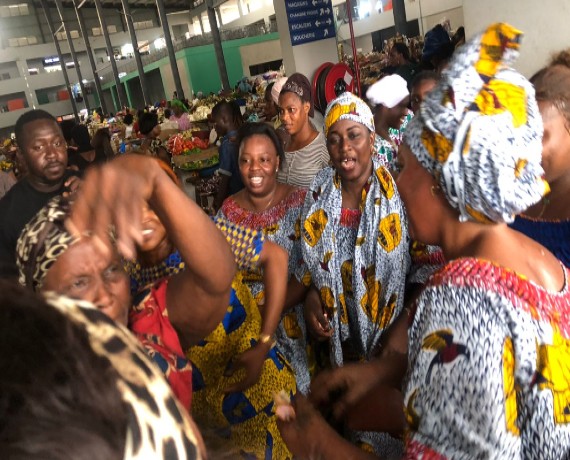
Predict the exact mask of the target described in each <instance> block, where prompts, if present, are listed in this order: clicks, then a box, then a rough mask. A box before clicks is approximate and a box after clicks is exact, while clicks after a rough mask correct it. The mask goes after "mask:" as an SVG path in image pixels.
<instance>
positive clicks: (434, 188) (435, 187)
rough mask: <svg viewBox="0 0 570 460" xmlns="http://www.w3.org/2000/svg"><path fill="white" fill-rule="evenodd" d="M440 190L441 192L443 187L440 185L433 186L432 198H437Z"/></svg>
mask: <svg viewBox="0 0 570 460" xmlns="http://www.w3.org/2000/svg"><path fill="white" fill-rule="evenodd" d="M440 190H441V187H440V186H439V185H432V186H431V196H436V195H437V194H438V192H439V191H440Z"/></svg>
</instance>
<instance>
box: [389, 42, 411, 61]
mask: <svg viewBox="0 0 570 460" xmlns="http://www.w3.org/2000/svg"><path fill="white" fill-rule="evenodd" d="M392 49H393V50H395V51H396V52H397V53H398V54H401V55H402V56H403V57H404V59H405V60H406V61H409V60H410V50H409V49H408V47H407V46H406V44H405V43H401V42H397V43H394V46H392Z"/></svg>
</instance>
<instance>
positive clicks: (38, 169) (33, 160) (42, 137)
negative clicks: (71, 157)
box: [17, 119, 79, 193]
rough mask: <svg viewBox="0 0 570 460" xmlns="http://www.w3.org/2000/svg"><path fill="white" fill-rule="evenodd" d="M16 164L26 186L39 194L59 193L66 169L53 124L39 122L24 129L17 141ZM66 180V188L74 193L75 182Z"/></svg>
mask: <svg viewBox="0 0 570 460" xmlns="http://www.w3.org/2000/svg"><path fill="white" fill-rule="evenodd" d="M17 157H18V161H20V162H21V163H23V164H24V165H25V168H26V170H27V176H26V177H27V180H28V181H29V183H30V185H31V186H32V187H33V188H35V189H36V190H38V191H39V192H43V193H50V192H54V191H56V190H59V189H60V188H61V186H62V184H63V175H64V173H65V168H66V167H67V144H66V142H65V139H64V137H63V133H62V132H61V128H60V127H59V125H58V123H57V122H56V121H55V120H51V119H39V120H34V121H31V122H29V123H27V124H26V125H25V130H24V136H22V138H20V139H19V148H18V151H17ZM76 180H77V179H76V178H73V179H68V181H67V183H66V184H65V185H66V186H68V187H70V188H72V189H73V190H75V189H76V188H77V186H78V185H79V182H75V181H76Z"/></svg>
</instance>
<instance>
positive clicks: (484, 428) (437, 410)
mask: <svg viewBox="0 0 570 460" xmlns="http://www.w3.org/2000/svg"><path fill="white" fill-rule="evenodd" d="M561 267H562V265H561ZM564 271H565V281H566V282H565V286H564V288H563V290H562V291H561V292H559V293H552V292H548V291H546V290H545V289H543V288H542V287H540V286H538V285H537V284H535V283H533V282H532V281H529V280H528V279H526V278H524V277H523V276H521V275H519V274H517V273H515V272H513V271H511V270H509V269H506V268H504V267H500V266H498V265H495V264H493V263H491V262H488V261H484V260H480V259H473V258H465V259H458V260H455V261H453V262H450V263H449V264H447V265H446V266H445V267H444V269H442V270H441V271H440V272H439V273H437V274H436V275H435V276H433V277H432V278H431V279H430V281H429V283H428V285H427V286H426V288H425V289H424V291H423V292H422V294H421V295H420V296H419V298H418V300H417V302H416V305H415V313H414V316H413V318H412V320H411V325H410V328H409V359H408V366H409V367H408V375H407V382H406V385H405V398H404V401H405V412H406V419H407V422H408V427H409V432H408V433H407V441H406V451H407V454H406V458H449V459H473V458H501V459H502V458H504V459H507V458H508V459H515V458H520V459H540V460H549V459H562V458H569V457H570V386H569V382H570V289H569V286H568V276H569V275H570V273H569V272H568V269H564Z"/></svg>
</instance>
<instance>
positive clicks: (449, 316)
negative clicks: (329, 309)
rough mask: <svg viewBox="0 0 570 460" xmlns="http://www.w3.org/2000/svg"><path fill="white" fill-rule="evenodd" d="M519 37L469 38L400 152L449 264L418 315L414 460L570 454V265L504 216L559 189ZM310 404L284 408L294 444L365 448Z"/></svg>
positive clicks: (334, 451)
mask: <svg viewBox="0 0 570 460" xmlns="http://www.w3.org/2000/svg"><path fill="white" fill-rule="evenodd" d="M520 39H521V33H520V32H519V31H518V30H516V29H514V28H512V27H511V26H509V25H507V24H495V25H492V26H490V27H489V28H488V29H487V30H486V31H485V32H484V33H483V34H479V35H477V36H476V37H474V38H473V39H472V40H471V41H470V42H468V43H467V44H466V45H464V46H463V47H461V48H460V49H459V50H458V51H457V55H456V56H455V57H454V58H453V59H452V61H451V63H450V65H449V67H448V68H447V69H446V70H445V71H444V73H443V77H442V80H441V81H440V83H438V85H437V87H436V88H435V89H434V90H433V91H432V92H431V93H430V94H429V95H428V96H427V97H426V99H425V100H424V105H423V106H422V109H421V110H420V112H419V115H418V116H417V117H415V118H414V120H413V121H412V122H411V123H410V125H409V127H408V130H407V132H406V136H405V138H404V144H403V145H402V148H401V149H400V156H399V158H400V162H401V168H402V169H401V173H400V175H399V177H398V186H399V187H400V189H401V191H402V198H403V200H404V202H405V204H406V209H407V211H408V215H409V219H410V234H411V235H412V236H413V237H415V238H417V239H419V240H421V241H425V242H426V243H429V244H437V245H439V246H441V247H442V249H443V252H444V254H445V257H446V259H447V260H448V263H447V264H446V266H445V267H444V268H443V269H442V270H441V271H440V272H439V273H437V274H436V275H435V276H433V277H432V278H431V279H430V281H429V282H428V284H427V285H426V287H425V289H424V290H423V291H422V293H421V294H420V296H419V298H418V299H417V301H416V303H415V304H414V307H413V308H412V309H411V310H410V312H409V316H410V317H409V325H410V327H409V351H408V372H407V377H406V383H405V386H404V394H405V396H404V407H405V411H404V413H405V419H406V425H407V426H406V428H407V430H406V433H407V434H406V453H405V458H428V457H429V458H540V459H559V458H568V456H569V455H570V423H569V422H570V418H569V415H568V412H569V411H568V407H569V404H570V398H569V396H568V381H569V379H568V375H570V370H569V365H568V363H569V362H570V359H569V357H568V350H569V346H570V332H569V331H570V328H569V324H568V321H569V318H570V316H569V313H570V311H569V308H570V307H569V306H570V288H569V286H568V276H569V275H570V273H569V271H568V269H566V268H565V267H564V266H563V265H562V263H561V262H560V261H559V260H558V259H556V258H555V257H554V256H553V255H552V254H551V253H550V252H548V250H547V249H545V248H544V247H543V246H540V245H539V244H538V243H536V242H535V241H533V240H531V239H529V238H527V237H526V236H524V235H523V234H521V233H519V232H516V231H514V230H512V229H510V228H509V227H508V226H507V225H506V223H508V222H511V221H512V220H513V218H514V216H515V215H516V214H518V213H519V212H521V211H523V210H524V209H527V208H528V207H529V206H531V205H533V204H535V203H537V202H538V201H540V199H541V197H542V196H543V195H544V193H545V192H546V191H547V190H548V185H547V184H546V182H545V181H544V180H543V179H542V176H543V173H544V172H543V169H542V167H541V165H540V162H541V155H540V152H541V135H542V125H541V119H540V112H539V109H538V106H537V104H536V101H535V98H534V90H533V88H532V86H531V85H530V84H529V82H528V81H527V80H525V79H524V77H522V76H521V75H520V74H518V73H517V72H516V71H514V70H513V69H512V68H511V67H510V66H511V65H512V63H513V61H514V60H515V58H516V57H517V55H518V49H519V43H520ZM499 89H500V91H499ZM491 96H492V97H491ZM432 191H433V193H432ZM351 371H352V374H353V381H355V382H361V383H363V384H364V379H363V378H362V377H363V376H362V375H361V378H360V379H358V376H357V374H358V372H359V367H358V366H353V368H352V369H351ZM366 375H367V376H368V377H369V378H370V377H371V376H373V374H371V373H368V374H366ZM357 384H358V383H357ZM328 390H329V391H333V392H334V394H335V395H336V396H337V397H338V390H339V387H338V386H337V387H329V388H328ZM305 403H306V402H305V401H303V402H300V404H299V405H298V408H299V413H298V414H296V415H295V414H293V413H292V412H291V409H292V408H291V407H290V406H288V405H284V406H283V409H280V412H286V414H284V415H287V414H288V415H289V417H290V419H289V421H288V422H287V421H286V422H284V423H283V424H282V434H283V436H284V438H285V439H286V441H287V442H288V445H289V447H291V450H292V451H293V452H294V453H295V454H297V455H298V456H299V457H300V458H308V457H309V455H308V454H309V453H310V455H311V456H313V455H321V456H323V457H324V458H332V457H335V456H336V458H341V457H342V458H349V457H350V458H355V459H357V458H368V457H365V455H364V454H362V453H360V452H358V451H357V450H356V449H354V447H353V446H351V445H350V444H348V443H347V442H345V441H344V440H342V439H340V438H339V437H338V436H337V435H336V434H335V433H334V432H333V431H332V430H331V429H330V428H329V427H328V426H327V425H326V423H325V422H324V420H323V419H322V418H320V417H319V416H318V415H317V414H316V413H315V412H314V410H312V409H311V407H310V406H309V405H307V404H305ZM295 416H296V417H297V418H296V419H292V418H291V417H295ZM305 417H308V418H309V420H305Z"/></svg>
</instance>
